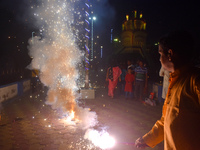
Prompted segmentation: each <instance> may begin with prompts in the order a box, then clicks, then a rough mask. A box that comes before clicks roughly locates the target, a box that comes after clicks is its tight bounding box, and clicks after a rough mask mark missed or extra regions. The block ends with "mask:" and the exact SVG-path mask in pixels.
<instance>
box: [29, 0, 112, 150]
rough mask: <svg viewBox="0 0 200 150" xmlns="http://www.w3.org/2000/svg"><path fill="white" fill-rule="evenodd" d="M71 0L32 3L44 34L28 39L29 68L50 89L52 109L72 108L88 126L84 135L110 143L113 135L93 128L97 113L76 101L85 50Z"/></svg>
mask: <svg viewBox="0 0 200 150" xmlns="http://www.w3.org/2000/svg"><path fill="white" fill-rule="evenodd" d="M72 4H73V2H72V1H71V0H43V1H42V3H41V4H40V6H32V8H33V9H34V8H35V7H36V8H37V9H36V11H35V13H34V15H35V17H36V19H37V24H38V25H40V26H41V29H40V30H41V31H42V33H43V34H44V35H43V36H42V38H40V37H34V38H33V37H32V39H30V40H29V55H30V56H31V57H32V58H33V59H32V62H31V64H30V65H29V68H30V69H37V70H39V72H40V75H39V78H40V80H41V82H42V83H43V84H44V85H45V86H47V87H48V89H49V90H48V92H47V98H46V104H49V105H51V106H52V108H53V109H59V110H60V109H61V110H62V112H63V113H64V114H65V113H68V114H70V112H73V113H72V116H70V115H71V114H70V115H69V118H73V115H74V114H75V119H78V121H79V124H78V125H77V126H79V127H81V128H82V129H84V130H86V134H85V139H88V140H90V141H92V142H93V143H94V144H95V145H96V146H99V147H101V148H106V147H110V144H108V143H106V142H107V141H109V140H110V139H111V141H113V139H112V138H110V137H109V134H108V133H107V132H103V133H101V132H98V131H96V130H94V129H92V127H94V126H96V125H97V123H98V121H97V115H96V113H95V112H90V111H89V109H87V108H82V107H79V106H78V105H77V103H76V100H77V99H78V94H77V90H78V86H77V80H78V79H79V72H78V69H77V65H78V64H79V63H80V62H81V58H82V56H83V54H82V53H81V52H80V50H79V49H78V48H77V46H76V44H75V38H74V35H73V33H76V32H77V31H75V32H73V26H72V24H73V13H74V12H73V11H74V8H73V7H72V6H73V5H72ZM93 133H95V134H93ZM94 139H95V140H94ZM105 139H106V141H105ZM98 140H100V142H97V141H98Z"/></svg>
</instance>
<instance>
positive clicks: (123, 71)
mask: <svg viewBox="0 0 200 150" xmlns="http://www.w3.org/2000/svg"><path fill="white" fill-rule="evenodd" d="M121 70H122V74H121V82H120V93H121V94H122V95H124V88H125V84H126V81H125V76H126V73H127V70H126V65H125V64H122V67H121Z"/></svg>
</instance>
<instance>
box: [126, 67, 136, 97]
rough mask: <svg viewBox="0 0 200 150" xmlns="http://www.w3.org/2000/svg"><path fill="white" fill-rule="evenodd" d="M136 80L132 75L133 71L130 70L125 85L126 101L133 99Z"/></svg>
mask: <svg viewBox="0 0 200 150" xmlns="http://www.w3.org/2000/svg"><path fill="white" fill-rule="evenodd" d="M134 80H135V76H134V75H133V74H132V69H131V68H129V69H128V73H127V74H126V77H125V81H126V84H125V89H124V91H125V98H126V99H128V98H132V97H133V82H134Z"/></svg>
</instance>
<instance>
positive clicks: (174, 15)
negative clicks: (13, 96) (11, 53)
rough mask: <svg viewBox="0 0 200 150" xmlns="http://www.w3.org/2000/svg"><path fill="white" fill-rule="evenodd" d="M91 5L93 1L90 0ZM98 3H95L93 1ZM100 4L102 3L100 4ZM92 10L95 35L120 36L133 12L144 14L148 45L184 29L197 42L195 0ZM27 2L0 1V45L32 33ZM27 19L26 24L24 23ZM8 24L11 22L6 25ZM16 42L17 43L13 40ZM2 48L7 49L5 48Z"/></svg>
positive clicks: (114, 1) (106, 0) (109, 4)
mask: <svg viewBox="0 0 200 150" xmlns="http://www.w3.org/2000/svg"><path fill="white" fill-rule="evenodd" d="M91 1H92V0H91ZM95 1H97V0H95ZM100 2H101V3H100ZM100 2H98V3H97V5H96V6H95V10H94V12H95V14H96V16H97V18H98V19H97V21H96V22H95V23H94V27H95V32H98V33H101V34H103V35H102V36H107V35H106V34H108V33H109V32H110V29H111V28H113V29H114V35H116V36H117V35H120V32H121V25H122V22H123V21H124V20H125V16H126V14H129V15H130V14H131V12H132V11H133V10H137V11H138V13H139V12H142V13H143V18H144V19H145V20H146V22H147V32H148V41H149V43H153V42H157V40H158V39H159V38H160V36H162V35H163V34H166V33H168V32H169V31H172V30H177V29H186V30H188V31H189V32H191V34H192V35H193V36H194V37H195V39H196V43H197V42H198V41H199V40H200V29H199V27H200V20H199V17H200V6H199V4H198V1H194V0H188V1H185V0H100ZM29 4H30V2H29V1H28V0H0V15H1V25H0V27H1V30H2V31H3V32H4V34H2V35H1V41H4V40H5V37H7V36H9V35H15V34H17V35H18V37H20V39H21V38H24V39H23V41H24V42H27V41H28V38H30V37H31V31H32V30H34V28H35V27H34V26H33V23H32V22H30V18H31V17H30V15H31V13H30V11H29V8H30V5H29ZM26 19H29V20H28V22H26V21H25V20H26ZM9 20H10V22H9ZM15 41H16V40H15ZM4 46H5V47H7V46H8V44H5V42H4Z"/></svg>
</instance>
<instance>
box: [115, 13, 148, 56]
mask: <svg viewBox="0 0 200 150" xmlns="http://www.w3.org/2000/svg"><path fill="white" fill-rule="evenodd" d="M146 37H147V33H146V21H145V20H144V19H143V17H142V13H140V14H139V15H138V14H137V11H134V12H133V14H132V16H129V15H126V20H125V21H124V22H123V24H122V33H121V44H120V47H118V50H117V51H116V54H117V55H119V54H120V55H125V56H131V57H135V58H138V57H142V58H143V57H144V55H145V54H144V53H145V48H146Z"/></svg>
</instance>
